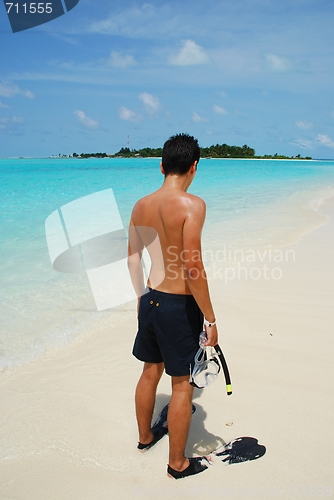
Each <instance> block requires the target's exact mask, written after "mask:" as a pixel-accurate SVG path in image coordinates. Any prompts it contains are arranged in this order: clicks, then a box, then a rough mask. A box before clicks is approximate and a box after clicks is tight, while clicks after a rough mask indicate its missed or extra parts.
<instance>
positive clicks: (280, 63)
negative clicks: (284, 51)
mask: <svg viewBox="0 0 334 500" xmlns="http://www.w3.org/2000/svg"><path fill="white" fill-rule="evenodd" d="M266 60H267V63H268V66H269V69H271V71H275V72H277V73H282V72H284V71H288V70H289V69H290V67H291V63H290V61H289V60H288V59H287V58H286V57H280V56H276V55H275V54H266Z"/></svg>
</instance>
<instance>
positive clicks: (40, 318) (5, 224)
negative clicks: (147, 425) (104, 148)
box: [0, 158, 334, 372]
mask: <svg viewBox="0 0 334 500" xmlns="http://www.w3.org/2000/svg"><path fill="white" fill-rule="evenodd" d="M159 163H160V159H157V158H147V159H143V158H130V159H127V158H118V159H117V158H103V159H96V158H89V159H77V158H15V159H0V176H1V194H0V204H1V241H0V252H1V260H0V267H1V270H0V280H1V290H0V317H1V330H0V371H2V372H3V371H6V370H10V369H14V368H15V367H17V366H19V365H22V364H24V363H29V362H31V361H33V360H36V359H38V358H40V357H41V356H43V355H44V354H45V353H47V352H50V351H52V350H54V349H59V348H62V347H63V346H66V345H69V344H71V343H73V342H76V341H77V340H78V339H80V338H83V337H85V336H87V335H92V334H95V333H96V332H98V331H99V330H100V329H104V328H106V327H110V328H111V329H112V328H113V327H118V326H120V325H121V324H122V322H123V321H124V320H125V319H127V318H128V317H129V315H131V314H133V311H134V307H133V305H131V304H130V305H129V304H128V303H127V304H122V305H117V306H115V307H110V308H104V309H103V310H98V308H97V306H96V301H95V298H94V294H93V292H92V287H91V283H90V281H89V279H88V276H87V273H86V272H75V273H73V272H62V269H60V270H59V269H58V270H57V269H55V268H54V266H53V258H52V255H50V246H48V243H47V238H46V229H45V222H46V220H47V219H48V217H50V215H51V214H53V213H57V214H59V209H61V207H64V206H65V205H66V206H72V205H71V203H73V202H76V201H78V200H81V199H87V198H84V197H88V196H90V195H96V196H100V194H101V193H103V192H107V191H106V190H112V193H113V196H114V201H115V203H116V205H117V209H118V215H119V217H120V221H119V224H121V225H122V226H123V227H124V231H125V235H126V234H127V226H128V222H129V218H130V214H131V210H132V207H133V205H134V203H135V202H136V201H137V200H138V199H139V198H141V197H142V196H145V195H146V194H148V193H150V192H152V191H153V190H156V189H158V188H159V187H160V186H161V184H162V182H163V177H162V175H161V173H160V169H159ZM108 192H109V193H110V191H108ZM189 192H191V193H193V194H195V195H197V196H200V197H202V198H203V199H204V200H205V202H206V206H207V216H206V223H205V227H204V230H203V237H202V241H203V255H204V260H210V262H208V266H210V265H212V259H213V260H214V259H215V256H217V259H218V260H219V262H220V263H221V262H222V261H225V262H228V260H231V259H233V255H235V252H236V251H239V255H240V252H245V254H247V252H248V255H250V254H249V252H257V255H259V256H260V259H261V255H265V253H266V252H268V250H269V249H270V251H272V252H274V251H278V250H279V249H282V248H284V247H285V246H286V245H290V244H293V243H294V242H297V241H299V240H300V239H301V238H302V237H303V235H305V234H307V233H309V232H311V231H312V230H313V229H315V228H316V227H319V226H321V225H323V224H325V223H327V222H328V216H326V215H325V214H324V213H323V212H322V206H323V203H324V202H325V201H326V199H328V198H331V197H333V196H334V161H330V160H323V161H322V160H308V161H304V160H256V159H254V160H253V159H247V160H241V159H201V160H200V162H199V166H198V171H197V174H196V177H195V179H194V182H193V184H192V185H191V186H190V188H189ZM91 199H93V198H91ZM88 223H89V224H90V225H93V226H94V220H93V221H92V220H90V221H87V220H86V218H85V217H84V216H83V217H82V220H81V222H80V224H81V225H82V227H83V228H84V226H85V224H88ZM261 252H262V254H261ZM221 286H226V282H224V281H222V283H221Z"/></svg>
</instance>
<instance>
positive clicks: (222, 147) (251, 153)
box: [63, 144, 312, 160]
mask: <svg viewBox="0 0 334 500" xmlns="http://www.w3.org/2000/svg"><path fill="white" fill-rule="evenodd" d="M200 149H201V158H253V159H265V160H266V159H267V160H312V157H311V156H305V157H302V156H300V154H298V155H297V156H285V155H279V154H277V153H275V154H274V155H264V156H257V155H255V149H253V148H250V147H249V146H247V144H244V146H229V145H228V144H216V145H212V146H209V147H207V148H200ZM64 156H65V155H63V157H64ZM71 156H72V157H73V158H160V157H161V156H162V148H143V149H130V148H128V147H126V148H121V149H120V150H119V151H118V152H117V153H115V154H107V153H81V154H80V155H79V154H77V153H73V155H71Z"/></svg>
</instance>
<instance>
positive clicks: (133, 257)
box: [128, 217, 145, 301]
mask: <svg viewBox="0 0 334 500" xmlns="http://www.w3.org/2000/svg"><path fill="white" fill-rule="evenodd" d="M143 248H144V244H143V241H142V239H141V237H140V235H139V233H138V231H137V229H136V226H135V225H134V222H133V218H132V217H131V220H130V225H129V243H128V268H129V272H130V277H131V281H132V285H133V288H134V289H135V292H136V294H137V297H138V301H139V299H140V297H141V296H142V295H143V294H144V292H145V284H144V273H143V266H142V263H141V258H142V253H143Z"/></svg>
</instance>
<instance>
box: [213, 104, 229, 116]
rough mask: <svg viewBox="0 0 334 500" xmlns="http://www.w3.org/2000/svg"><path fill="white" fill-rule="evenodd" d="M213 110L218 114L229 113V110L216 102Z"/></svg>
mask: <svg viewBox="0 0 334 500" xmlns="http://www.w3.org/2000/svg"><path fill="white" fill-rule="evenodd" d="M213 111H214V112H215V113H216V114H217V115H227V111H226V109H225V108H222V107H221V106H217V104H214V105H213Z"/></svg>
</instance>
